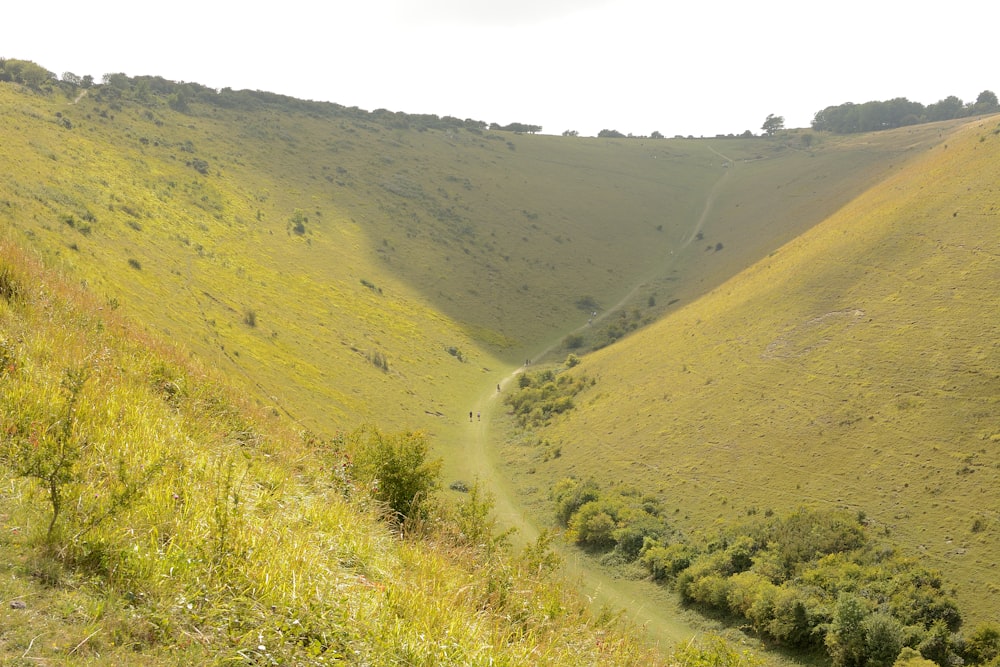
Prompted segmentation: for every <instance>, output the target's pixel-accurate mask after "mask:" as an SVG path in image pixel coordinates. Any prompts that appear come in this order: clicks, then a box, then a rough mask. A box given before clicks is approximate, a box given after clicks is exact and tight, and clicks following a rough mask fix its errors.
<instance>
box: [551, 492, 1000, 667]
mask: <svg viewBox="0 0 1000 667" xmlns="http://www.w3.org/2000/svg"><path fill="white" fill-rule="evenodd" d="M550 495H551V499H552V501H553V502H554V503H555V514H556V519H557V520H558V521H559V523H560V524H561V525H563V526H564V527H566V538H567V539H568V540H569V541H571V542H572V543H574V544H576V545H578V546H581V547H585V548H587V549H589V550H590V551H592V552H599V553H604V554H605V558H612V559H615V560H617V561H618V562H626V563H629V562H633V561H637V562H638V563H640V564H641V565H642V566H643V567H644V568H645V569H646V571H647V572H648V573H649V575H650V577H651V578H652V579H653V580H655V581H660V582H663V583H664V584H667V585H670V586H672V587H674V589H675V590H677V591H678V593H679V594H680V596H681V598H682V600H683V601H684V602H686V603H688V604H692V605H694V606H697V607H700V608H702V609H704V610H706V611H708V610H711V611H713V612H714V613H721V614H723V615H724V616H728V617H730V618H731V619H732V620H733V621H735V622H736V623H738V624H740V625H742V626H743V627H745V628H746V629H748V630H750V631H752V632H754V633H755V634H757V635H758V636H760V637H762V638H763V639H765V640H767V641H769V642H772V643H775V644H778V645H781V646H787V647H791V648H794V649H799V650H803V651H817V650H819V651H823V652H825V653H826V654H827V655H828V656H829V658H830V659H831V661H832V664H833V665H834V666H835V667H860V666H862V665H872V666H878V665H882V666H886V667H887V666H888V665H892V664H893V663H894V661H895V660H896V658H897V656H899V655H900V654H901V653H902V652H903V651H904V649H909V650H911V651H912V652H913V653H914V654H915V655H920V656H922V657H923V658H924V659H926V660H929V661H931V662H934V663H936V664H939V665H942V667H946V666H950V665H957V664H963V663H964V664H982V665H990V666H991V667H996V666H997V665H1000V627H997V626H995V625H993V624H985V625H983V626H980V627H979V628H977V629H976V631H975V632H974V633H973V634H972V635H971V636H970V637H969V638H968V639H966V638H963V637H962V636H961V635H960V634H959V633H958V630H959V627H960V626H961V623H962V618H961V615H960V613H959V610H958V607H957V606H956V604H955V602H954V600H953V599H952V596H951V594H950V593H949V592H948V591H947V590H946V589H945V584H944V582H943V580H942V577H941V575H940V574H939V573H938V572H936V571H933V570H930V569H928V568H926V567H924V566H923V565H921V564H920V563H919V562H918V561H917V560H916V559H914V558H908V557H906V556H904V555H901V554H899V553H897V551H896V550H895V549H894V548H892V547H891V546H888V545H885V544H880V543H877V542H876V541H875V540H874V539H873V537H872V536H871V534H870V531H869V529H868V527H867V526H866V524H865V519H864V516H863V515H860V514H859V515H852V514H850V513H847V512H842V511H833V510H831V511H814V510H807V509H803V510H800V511H798V512H795V513H792V514H790V515H788V516H786V517H783V518H779V517H776V516H773V515H771V516H767V517H765V518H763V519H761V520H759V521H755V522H752V523H749V524H747V525H743V526H739V527H736V528H729V529H723V530H720V531H718V532H717V533H714V534H709V535H703V536H701V537H699V539H697V540H690V539H685V538H684V537H683V536H682V535H680V534H679V533H677V532H675V531H674V530H672V529H671V527H670V525H669V524H668V522H667V521H666V519H665V517H664V511H663V507H662V505H661V503H660V501H659V500H658V499H656V498H655V497H652V496H645V495H642V494H640V493H639V492H638V491H636V490H633V489H629V488H627V487H617V488H612V489H610V490H602V489H601V488H600V487H599V485H598V484H597V483H596V482H595V481H593V480H585V481H580V480H576V479H571V478H567V479H563V480H561V481H560V482H558V483H557V484H556V485H555V486H554V487H553V488H552V491H551V494H550Z"/></svg>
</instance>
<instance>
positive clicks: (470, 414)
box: [469, 410, 472, 422]
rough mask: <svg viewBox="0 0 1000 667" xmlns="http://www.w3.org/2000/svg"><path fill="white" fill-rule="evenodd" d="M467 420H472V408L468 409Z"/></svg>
mask: <svg viewBox="0 0 1000 667" xmlns="http://www.w3.org/2000/svg"><path fill="white" fill-rule="evenodd" d="M469 421H470V422H471V421H472V410H469Z"/></svg>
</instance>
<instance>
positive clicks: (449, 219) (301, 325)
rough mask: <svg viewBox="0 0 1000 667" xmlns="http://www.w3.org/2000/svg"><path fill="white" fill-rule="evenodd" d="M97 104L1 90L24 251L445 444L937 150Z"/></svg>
mask: <svg viewBox="0 0 1000 667" xmlns="http://www.w3.org/2000/svg"><path fill="white" fill-rule="evenodd" d="M83 93H84V91H83V90H82V89H79V88H70V89H67V90H65V91H62V90H59V89H55V90H53V91H50V92H49V93H47V94H39V93H36V92H31V91H29V90H27V89H25V88H23V87H20V86H16V85H13V84H0V96H2V102H3V103H2V104H0V133H2V134H3V136H4V142H2V145H0V163H2V164H3V165H4V170H3V175H2V177H0V179H2V180H0V221H2V223H3V227H4V230H5V233H6V234H7V235H8V237H9V238H12V239H13V240H15V241H16V242H17V243H19V244H23V245H25V246H26V247H30V248H32V249H33V250H34V251H35V252H38V253H39V255H40V256H41V257H43V258H45V261H46V262H47V263H49V264H50V265H52V266H57V267H59V268H60V270H62V271H64V272H65V273H66V275H67V276H68V277H71V278H72V279H73V280H77V281H80V282H81V283H83V284H86V285H87V286H88V288H89V289H90V290H91V291H93V292H94V293H95V294H98V295H101V296H103V297H105V298H106V299H107V300H108V303H109V305H111V306H117V307H121V308H123V309H124V311H125V312H126V313H127V314H129V315H130V316H132V317H134V318H135V319H137V320H140V321H142V322H144V323H146V325H147V326H148V327H150V330H151V331H156V332H160V333H162V334H164V335H166V336H168V337H171V338H174V339H176V340H180V341H184V342H185V344H186V345H187V346H189V347H190V348H191V349H192V351H193V352H194V353H196V354H197V355H199V357H200V358H202V359H203V360H204V361H205V362H206V363H209V364H212V365H216V366H218V367H219V368H221V369H225V370H226V371H228V372H230V373H232V374H233V376H234V377H242V378H243V381H244V383H245V384H246V389H247V391H250V392H251V393H252V394H253V395H254V396H256V397H257V398H258V400H259V401H260V402H261V405H263V406H267V407H270V408H272V409H273V410H274V411H275V412H276V413H279V414H286V415H288V416H290V417H291V418H293V419H295V420H297V421H298V422H299V423H301V424H303V425H305V426H307V427H309V428H312V429H315V430H319V431H324V432H330V431H332V430H335V429H337V428H343V427H344V426H345V425H353V424H356V423H359V422H361V421H364V420H375V421H377V422H378V423H380V424H384V425H386V426H397V427H402V426H406V427H422V428H426V429H428V430H429V431H431V432H432V433H434V434H439V435H441V436H442V437H443V438H444V439H446V440H451V439H454V437H455V436H454V429H455V427H456V425H457V424H458V423H459V419H460V415H461V414H463V411H464V409H465V408H466V400H467V399H466V398H464V397H467V396H468V395H469V392H470V390H471V389H472V388H473V387H476V386H489V385H490V383H491V382H495V381H496V379H497V375H498V374H499V372H498V369H499V368H501V367H503V366H504V365H506V364H510V363H512V362H514V363H517V362H520V361H521V360H523V359H524V358H525V357H526V356H530V354H532V353H533V352H534V351H535V350H537V349H538V348H539V343H540V342H542V341H554V340H558V339H560V338H561V337H562V334H563V333H564V332H565V331H567V329H568V328H573V327H575V326H577V325H579V324H583V323H584V321H585V319H586V318H587V316H588V315H587V314H588V312H589V310H590V309H591V307H593V308H595V309H597V310H599V311H601V312H602V313H604V311H605V310H606V309H608V308H610V307H611V306H613V305H615V304H617V303H619V302H620V301H621V299H622V296H623V295H626V294H631V295H632V298H631V302H630V303H629V304H628V305H630V306H632V307H635V308H636V309H637V312H636V316H635V319H636V320H637V321H651V320H652V319H653V318H655V317H656V316H657V315H658V314H659V313H660V312H662V311H663V309H664V308H666V307H668V306H670V307H676V306H677V305H679V304H682V303H685V302H687V301H688V300H690V299H692V298H694V297H695V296H697V295H698V294H700V293H702V292H704V291H706V290H708V289H710V288H711V287H713V286H715V285H717V284H718V283H719V282H721V281H722V280H724V279H726V278H728V277H729V276H730V275H732V274H733V273H735V272H736V271H738V270H740V269H742V268H744V267H745V266H748V265H750V264H751V263H752V262H753V261H756V260H757V259H759V258H760V257H762V256H764V255H765V254H766V253H767V252H770V251H771V250H773V249H774V248H776V247H778V245H780V244H781V243H783V242H785V241H787V240H789V239H790V238H793V237H794V236H795V235H797V234H798V233H800V232H801V231H804V230H805V229H808V228H809V227H811V226H812V225H813V224H815V223H816V222H817V221H819V220H820V219H822V218H823V217H824V216H825V215H826V214H827V213H829V212H831V211H832V210H835V209H836V208H837V207H838V206H840V205H842V204H843V203H844V202H846V201H848V200H849V198H850V197H851V196H853V195H854V194H856V193H858V192H860V191H862V190H863V189H864V187H865V186H866V184H867V183H869V182H870V181H871V180H872V179H873V178H875V177H876V176H878V175H879V174H884V173H886V172H887V171H888V170H890V169H892V168H894V167H893V165H898V164H899V163H900V162H901V161H902V160H903V159H905V157H906V156H907V155H909V154H912V153H914V152H916V151H917V150H919V148H920V147H922V146H926V145H927V142H928V141H931V140H932V139H935V138H936V135H931V134H929V132H930V131H929V130H923V129H921V130H914V131H913V133H912V134H909V135H905V136H901V135H893V137H892V139H889V138H888V136H887V137H886V139H885V140H883V138H882V137H877V138H875V139H871V140H869V142H868V143H867V144H864V145H861V144H857V143H850V142H856V141H857V140H843V139H838V140H832V139H822V138H821V139H819V140H817V141H814V142H812V143H811V144H810V145H809V147H808V150H805V147H806V142H805V141H804V140H803V139H802V137H800V136H798V135H795V134H790V135H789V136H788V137H787V138H786V139H785V140H784V141H782V142H772V141H764V140H727V141H720V142H699V141H684V140H681V141H673V140H671V141H624V140H620V141H608V140H596V139H594V140H584V139H580V140H575V139H567V138H561V137H540V136H521V135H513V134H510V133H489V132H486V133H483V132H480V131H475V132H474V131H470V130H467V129H458V130H456V129H451V130H441V129H429V130H427V129H421V128H417V127H407V126H405V124H404V125H403V126H400V125H399V124H398V123H384V122H379V116H377V115H372V116H371V117H367V116H365V115H364V114H360V115H358V114H353V115H338V114H339V112H337V111H336V110H332V111H330V112H329V113H326V112H325V111H323V109H324V108H323V107H321V106H320V107H308V106H307V107H301V106H296V105H287V104H282V103H279V102H273V103H265V102H260V103H258V104H255V105H252V106H250V107H248V108H229V107H227V106H225V105H222V104H221V103H220V104H209V103H202V102H197V101H192V102H190V104H189V105H188V111H187V112H186V113H180V112H178V111H175V110H174V109H173V108H171V106H169V105H168V101H169V100H168V99H167V98H166V97H165V96H162V95H156V94H153V93H151V92H150V91H149V89H148V87H146V88H145V89H144V88H143V87H142V86H138V85H136V86H135V87H134V88H132V89H128V88H124V89H120V88H114V87H111V86H105V87H101V88H99V89H90V90H89V91H86V93H85V94H83ZM744 160H750V161H751V162H749V163H746V164H752V165H753V168H752V169H751V168H750V167H746V168H744V162H743V161H744ZM726 164H732V165H736V166H739V168H728V167H725V166H724V165H726ZM744 174H746V175H751V174H752V176H751V177H750V178H744ZM721 185H725V187H721ZM760 192H764V193H768V194H769V196H768V197H767V198H766V199H764V198H759V197H756V194H758V193H760ZM771 193H773V195H772V194H771ZM765 213H766V214H765ZM702 244H704V245H702ZM720 244H721V246H720ZM717 247H722V248H724V249H723V250H721V251H719V250H716V248H717ZM649 297H653V298H652V299H650V298H649ZM651 304H653V305H651ZM595 335H599V336H602V337H603V338H604V340H605V341H606V340H610V339H612V338H614V337H615V336H616V332H615V331H610V332H606V331H605V330H603V329H601V331H600V332H597V333H595ZM594 342H595V343H596V342H599V341H596V340H595V341H594ZM587 344H588V345H589V344H590V342H589V341H588V343H587Z"/></svg>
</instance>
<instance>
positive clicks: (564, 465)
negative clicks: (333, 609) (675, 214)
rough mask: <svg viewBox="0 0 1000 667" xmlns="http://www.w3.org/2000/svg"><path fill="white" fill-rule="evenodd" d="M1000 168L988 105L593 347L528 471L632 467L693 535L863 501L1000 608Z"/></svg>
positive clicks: (605, 479) (975, 609) (615, 477)
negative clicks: (578, 386)
mask: <svg viewBox="0 0 1000 667" xmlns="http://www.w3.org/2000/svg"><path fill="white" fill-rule="evenodd" d="M737 167H738V169H737V173H738V171H739V168H740V165H737ZM734 179H735V177H734ZM998 183H1000V122H998V119H997V118H996V117H992V118H987V119H981V120H976V121H975V122H972V123H970V124H968V125H967V126H965V127H962V128H960V129H958V130H956V131H955V132H953V133H947V134H945V135H944V136H943V138H942V140H941V143H940V144H939V145H937V146H934V147H933V148H932V149H931V150H925V151H923V154H922V155H921V157H920V158H919V159H917V160H914V161H912V162H909V163H907V164H906V165H905V166H903V167H902V168H900V169H898V170H896V171H894V173H892V174H890V175H889V176H888V177H886V178H885V179H884V180H882V181H881V182H880V183H879V184H878V185H876V186H875V187H872V188H871V189H870V190H869V191H867V192H866V193H865V194H864V195H862V196H860V197H857V198H856V199H854V200H853V201H852V202H851V203H850V204H848V205H847V206H844V207H843V208H841V209H840V210H839V211H837V212H836V213H835V214H833V215H831V216H830V217H829V218H828V219H827V220H825V221H824V222H823V223H822V224H820V225H818V226H817V227H815V228H814V229H812V230H811V231H809V232H807V233H805V234H803V235H802V236H801V237H800V238H797V239H795V240H794V241H792V242H791V243H789V244H787V245H786V246H784V247H782V248H781V249H780V250H778V251H776V252H774V253H772V254H770V255H769V256H768V257H767V258H766V259H764V260H762V261H760V262H758V263H756V264H755V265H754V266H752V267H751V268H750V269H748V270H747V271H745V272H743V273H741V274H739V275H737V276H735V277H733V278H732V279H731V280H729V281H727V282H726V283H724V284H723V285H721V286H720V287H718V288H717V289H715V290H713V291H712V292H711V293H710V294H708V295H707V296H705V297H704V298H701V299H699V300H698V301H696V302H694V303H692V304H690V305H688V306H686V307H684V308H682V309H680V310H677V311H676V312H674V313H672V314H670V315H669V316H667V317H665V318H663V319H662V320H661V321H659V322H657V323H656V324H655V325H653V326H651V327H649V328H648V329H646V330H644V331H641V332H640V333H638V334H636V335H634V336H632V337H630V338H628V339H626V340H624V341H622V342H621V343H619V344H618V345H615V346H613V347H610V348H606V349H604V350H601V351H599V352H597V353H595V354H593V355H590V356H587V357H586V358H585V359H584V360H583V362H582V363H581V364H580V365H579V366H578V367H576V368H574V369H573V370H572V371H570V372H571V373H580V374H586V375H587V376H589V377H592V378H596V380H597V382H596V384H595V386H593V387H590V388H588V389H586V390H585V391H584V392H582V393H580V394H579V395H577V396H576V397H575V398H574V401H575V403H576V405H577V406H578V407H577V408H576V409H574V410H572V411H570V412H568V413H566V414H565V415H563V416H560V417H558V418H556V419H555V420H554V421H553V424H552V425H551V426H549V427H548V428H546V429H543V430H542V431H541V433H540V434H539V435H540V436H541V437H542V438H544V439H545V440H546V441H547V442H546V446H545V447H541V448H537V449H532V448H525V447H524V446H517V447H512V448H511V449H510V450H509V451H510V456H511V457H512V458H517V459H518V461H519V462H518V463H517V464H515V466H514V468H513V470H514V471H515V474H516V475H517V477H518V479H519V480H520V482H521V484H522V486H528V485H530V487H532V488H534V489H537V490H538V491H537V493H538V496H536V497H542V496H544V492H545V489H547V488H549V486H550V485H551V484H552V483H554V482H555V481H556V480H558V479H560V478H562V477H564V476H567V475H575V476H578V477H582V478H586V477H590V476H593V477H595V478H596V479H597V480H598V481H600V482H602V483H605V484H607V483H611V482H618V481H622V480H625V481H629V482H630V483H632V484H633V485H634V486H636V487H638V488H639V489H640V490H642V491H648V492H655V493H658V494H661V495H662V497H664V498H665V500H666V502H667V503H668V504H670V505H673V506H674V507H676V508H677V509H678V512H677V514H676V515H675V521H676V523H677V525H678V527H680V528H681V529H682V530H684V531H686V532H689V533H693V532H696V531H698V530H699V529H700V528H701V527H704V526H706V525H709V524H712V523H713V522H722V523H725V524H730V523H735V522H736V521H738V520H739V518H740V517H741V516H745V515H746V514H747V513H748V512H752V511H755V510H756V511H765V510H773V511H775V512H778V513H781V514H784V513H788V512H790V511H792V510H795V509H797V508H799V507H801V506H807V507H816V508H831V507H836V508H847V509H849V510H852V511H859V512H864V513H865V514H866V515H867V516H868V518H869V519H870V520H871V521H873V522H874V524H875V525H876V526H878V527H879V528H880V529H883V530H884V532H885V533H886V534H887V535H888V536H889V537H890V539H891V540H893V541H894V542H895V543H897V544H898V545H899V547H900V548H901V549H903V550H904V551H905V552H907V553H909V554H911V555H914V556H917V557H920V558H921V559H923V560H924V561H925V562H926V563H927V564H928V565H930V566H932V567H935V568H939V569H940V570H941V571H942V572H943V574H944V576H945V578H946V580H947V581H948V582H950V583H951V584H953V585H954V586H955V588H956V589H957V598H958V600H959V603H960V606H961V609H962V611H963V613H964V614H965V616H966V619H967V620H968V621H970V622H977V621H984V620H992V621H997V620H1000V617H998V615H997V614H998V610H1000V586H998V584H997V582H998V580H1000V578H998V577H1000V575H998V572H1000V569H998V568H1000V513H998V510H1000V449H998V446H997V445H998V442H1000V421H998V415H1000V293H998V291H997V286H998V285H1000V187H998ZM727 248H728V246H727ZM552 448H559V452H560V454H561V455H560V456H559V457H558V458H556V457H552V456H551V455H550V452H551V450H552ZM529 471H530V472H531V473H532V474H531V475H526V473H527V472H529ZM970 625H971V623H970Z"/></svg>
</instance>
